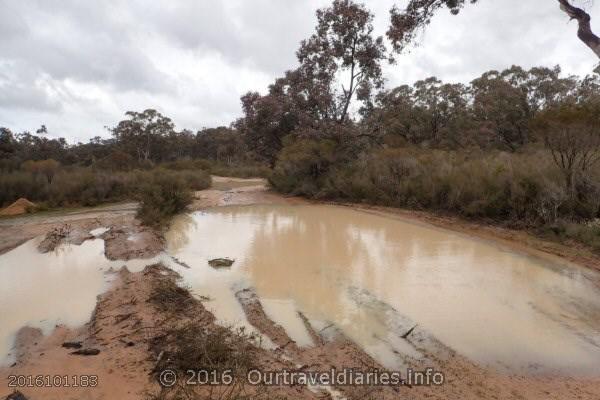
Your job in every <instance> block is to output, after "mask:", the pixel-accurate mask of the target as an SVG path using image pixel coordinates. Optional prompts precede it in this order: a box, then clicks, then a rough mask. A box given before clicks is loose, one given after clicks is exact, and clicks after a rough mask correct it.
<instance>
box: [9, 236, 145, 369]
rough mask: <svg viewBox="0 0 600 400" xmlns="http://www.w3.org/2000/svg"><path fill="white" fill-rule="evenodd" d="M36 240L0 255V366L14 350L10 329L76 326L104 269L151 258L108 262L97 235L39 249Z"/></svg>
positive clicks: (89, 308) (88, 310) (99, 288)
mask: <svg viewBox="0 0 600 400" xmlns="http://www.w3.org/2000/svg"><path fill="white" fill-rule="evenodd" d="M42 239H43V238H41V237H40V238H37V239H33V240H30V241H29V242H27V243H25V244H23V245H21V246H19V247H17V248H16V249H14V250H12V251H10V252H8V253H6V254H3V255H0V365H2V364H7V363H10V362H12V361H13V359H14V354H12V355H11V356H7V355H8V354H9V352H10V349H11V347H12V344H13V342H14V336H15V334H16V333H17V331H18V330H19V329H20V328H22V327H24V326H30V327H34V328H40V329H42V331H43V332H44V333H45V334H48V333H49V332H50V331H51V330H52V329H54V327H55V325H56V324H59V323H60V324H64V325H66V326H69V327H77V326H80V325H83V324H84V323H86V322H87V321H89V319H90V316H91V314H92V312H93V310H94V307H95V306H96V296H98V295H99V294H101V293H102V292H104V291H105V290H106V289H107V287H108V285H109V282H110V280H111V279H112V277H114V275H112V274H107V273H106V272H107V271H108V270H109V269H110V268H113V269H115V270H116V269H118V268H121V267H122V266H123V265H126V266H127V268H128V269H129V270H130V271H132V272H135V271H139V270H141V269H143V267H144V266H146V265H149V264H152V263H153V262H156V260H131V261H127V262H124V261H109V260H108V259H106V257H105V256H104V241H103V240H100V239H95V240H88V241H86V242H84V243H83V244H82V245H81V246H72V245H62V246H59V247H58V248H57V249H56V250H55V251H54V252H50V253H46V254H41V253H40V252H39V251H38V250H37V246H38V244H39V243H40V241H41V240H42Z"/></svg>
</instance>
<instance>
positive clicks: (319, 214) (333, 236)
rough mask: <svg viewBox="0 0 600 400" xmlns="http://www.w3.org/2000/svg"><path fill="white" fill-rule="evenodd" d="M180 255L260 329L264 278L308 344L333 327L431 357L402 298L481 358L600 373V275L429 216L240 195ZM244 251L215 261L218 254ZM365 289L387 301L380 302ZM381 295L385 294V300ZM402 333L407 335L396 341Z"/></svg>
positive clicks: (207, 291) (523, 367)
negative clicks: (415, 343) (400, 324)
mask: <svg viewBox="0 0 600 400" xmlns="http://www.w3.org/2000/svg"><path fill="white" fill-rule="evenodd" d="M167 242H168V250H167V251H168V253H169V254H170V255H172V256H175V257H176V258H177V259H179V260H180V261H183V262H185V263H186V264H188V265H189V266H190V267H191V268H190V269H185V268H178V271H179V272H180V273H181V274H182V275H183V282H184V284H185V285H188V286H189V287H191V289H192V290H193V292H194V293H195V294H196V295H198V296H208V297H209V298H211V300H210V301H209V302H207V303H206V305H207V307H208V308H209V309H211V310H212V311H213V312H214V313H215V315H216V316H217V318H218V319H219V321H220V322H221V323H223V324H225V325H243V326H248V323H247V321H246V319H245V316H244V313H243V310H242V308H241V306H240V304H239V302H238V301H237V299H236V298H235V292H236V291H238V290H240V289H243V288H246V287H253V288H255V289H256V291H257V294H258V296H259V297H260V299H261V301H262V303H263V304H264V308H265V311H266V313H267V315H269V316H270V317H271V318H272V319H273V320H274V321H275V322H277V323H279V324H280V325H282V326H283V327H284V328H285V329H286V331H287V332H288V334H289V336H290V337H291V338H293V339H294V340H296V341H297V342H298V344H299V345H303V346H310V345H311V338H310V336H309V335H308V332H307V331H306V329H305V326H304V324H303V323H302V321H301V320H300V317H299V315H298V313H297V312H298V311H301V312H302V313H304V314H305V315H306V316H307V317H308V318H309V319H310V321H311V322H312V323H313V324H314V325H315V326H316V327H317V328H319V329H321V328H326V327H328V326H331V325H332V324H333V325H334V326H336V327H338V328H339V329H340V330H341V331H342V332H343V333H344V334H346V335H347V336H348V337H350V338H352V339H353V340H354V341H355V342H357V343H358V344H359V345H361V346H362V347H363V348H364V349H365V350H366V351H367V352H369V353H370V354H371V355H373V356H374V357H376V358H377V359H378V360H379V361H380V362H382V363H383V364H384V365H385V366H387V367H390V368H393V367H398V366H399V365H402V363H401V361H400V360H399V357H398V356H397V355H396V354H397V353H395V352H394V350H395V351H396V352H400V353H401V354H407V355H410V356H413V357H418V356H419V353H418V351H415V350H414V348H412V347H411V346H408V345H407V344H406V343H403V341H402V340H397V338H398V332H392V331H391V328H390V326H393V324H389V323H387V322H388V321H387V320H388V319H389V318H390V312H389V310H390V306H391V307H393V309H395V310H396V311H397V312H398V313H399V314H401V315H403V316H406V317H408V318H410V319H412V320H413V321H415V322H416V323H418V324H419V326H421V327H423V328H425V329H427V330H428V331H429V332H431V333H432V334H433V335H435V336H436V337H437V338H438V339H439V340H441V341H442V342H443V343H444V344H446V345H448V346H450V347H452V348H453V349H455V350H456V351H458V352H459V353H461V354H463V355H465V356H467V357H469V358H470V359H472V360H474V361H476V362H478V363H481V364H484V365H489V366H493V367H497V368H499V369H503V370H507V371H510V372H528V373H537V372H544V373H553V372H557V373H567V374H588V373H589V374H597V373H599V372H600V291H599V290H598V289H597V287H595V286H594V285H593V283H592V282H591V281H590V275H589V274H590V272H589V271H587V270H583V269H580V268H579V267H578V266H574V265H569V264H567V263H563V262H561V261H556V260H553V259H542V258H537V257H532V256H528V255H524V254H519V253H516V252H514V251H511V250H510V249H507V248H503V247H500V246H498V245H495V244H493V243H490V242H486V241H481V240H477V239H473V238H470V237H467V236H464V235H461V234H456V233H453V232H449V231H446V230H442V229H437V228H434V227H430V226H427V225H421V224H417V223H413V222H408V221H405V220H402V219H399V218H393V217H390V216H382V215H374V214H372V213H367V212H363V211H357V210H353V209H350V208H345V207H336V206H325V205H294V206H285V205H281V206H274V205H268V206H257V205H254V206H231V207H219V208H214V209H209V210H206V211H204V212H198V213H194V214H191V215H184V216H181V217H178V218H177V219H176V221H175V223H174V224H173V226H172V228H171V230H170V231H169V232H168V234H167ZM218 257H229V258H233V259H235V263H234V265H233V267H232V268H230V269H219V270H215V269H213V268H211V267H209V266H208V260H209V259H212V258H218ZM357 293H368V294H369V296H370V298H372V299H375V300H376V301H375V302H372V303H371V304H370V305H369V307H365V303H364V302H363V301H362V300H361V299H360V298H359V297H360V296H358V295H357ZM378 304H379V305H378ZM393 338H396V339H393Z"/></svg>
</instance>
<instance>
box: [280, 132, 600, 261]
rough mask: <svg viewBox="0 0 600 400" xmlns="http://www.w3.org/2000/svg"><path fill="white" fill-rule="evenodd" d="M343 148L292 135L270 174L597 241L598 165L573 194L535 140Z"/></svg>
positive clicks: (362, 198)
mask: <svg viewBox="0 0 600 400" xmlns="http://www.w3.org/2000/svg"><path fill="white" fill-rule="evenodd" d="M342 153H343V150H342V149H341V148H340V147H339V146H338V147H336V146H335V145H334V144H332V143H331V142H328V141H322V142H317V141H297V142H294V143H291V144H289V145H288V146H286V147H284V149H283V150H282V152H281V154H280V156H279V161H278V163H277V165H276V167H275V169H274V173H273V176H272V177H271V179H270V182H271V184H272V185H273V186H274V187H275V188H276V189H277V190H279V191H281V192H284V193H291V194H297V195H304V196H308V197H313V198H330V199H337V200H345V201H352V202H367V203H371V204H379V205H385V206H394V207H403V208H412V209H428V210H436V211H442V212H448V213H452V214H458V215H461V216H463V217H467V218H477V219H489V220H494V221H498V222H502V223H505V224H509V225H510V226H513V227H522V228H539V227H547V226H561V227H563V228H561V229H560V232H559V234H560V235H558V236H561V237H563V238H572V239H576V240H578V241H581V242H584V243H586V244H592V245H593V246H597V247H598V249H600V236H598V233H599V232H600V228H598V227H595V228H589V227H588V226H587V225H582V224H581V223H582V222H584V221H590V220H593V219H594V218H598V217H599V216H600V215H599V210H600V187H599V185H598V182H600V171H594V172H593V174H592V173H590V174H588V176H587V179H586V180H582V181H581V183H580V185H579V186H580V187H579V189H578V191H577V196H575V197H572V196H569V193H568V191H567V188H566V186H565V184H564V182H563V181H564V178H563V175H562V174H561V173H560V171H559V170H558V169H557V167H556V165H555V164H554V162H553V160H552V159H551V156H550V155H549V154H548V153H547V152H545V151H543V150H541V149H538V148H536V147H531V148H528V149H526V151H523V152H520V153H506V152H500V151H496V152H489V151H488V152H482V151H481V150H479V149H472V150H462V151H443V150H432V149H426V150H424V149H418V148H414V147H409V148H402V149H400V148H398V149H378V150H375V149H372V150H370V151H368V152H365V153H364V154H363V155H362V156H360V157H357V158H356V159H355V160H354V161H352V162H350V163H347V162H340V161H339V160H340V159H343V158H344V157H343V154H342ZM594 182H595V183H594ZM594 243H595V244H594Z"/></svg>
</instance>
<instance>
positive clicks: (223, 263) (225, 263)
mask: <svg viewBox="0 0 600 400" xmlns="http://www.w3.org/2000/svg"><path fill="white" fill-rule="evenodd" d="M234 262H235V260H231V259H229V258H215V259H213V260H209V261H208V265H210V266H211V267H213V268H229V267H231V266H232V265H233V263H234Z"/></svg>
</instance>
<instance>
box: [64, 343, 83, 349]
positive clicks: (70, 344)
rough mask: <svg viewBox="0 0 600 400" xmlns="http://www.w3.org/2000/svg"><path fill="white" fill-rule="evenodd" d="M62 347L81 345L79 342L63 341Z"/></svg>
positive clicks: (79, 346) (77, 347)
mask: <svg viewBox="0 0 600 400" xmlns="http://www.w3.org/2000/svg"><path fill="white" fill-rule="evenodd" d="M62 347H64V348H65V349H80V348H81V347H82V344H81V342H64V343H63V344H62Z"/></svg>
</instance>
